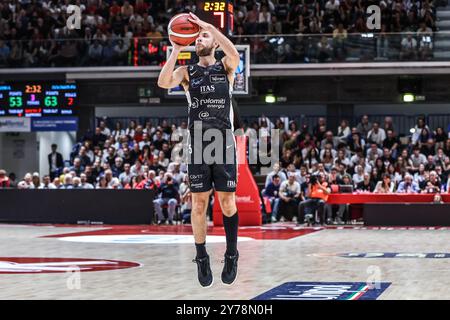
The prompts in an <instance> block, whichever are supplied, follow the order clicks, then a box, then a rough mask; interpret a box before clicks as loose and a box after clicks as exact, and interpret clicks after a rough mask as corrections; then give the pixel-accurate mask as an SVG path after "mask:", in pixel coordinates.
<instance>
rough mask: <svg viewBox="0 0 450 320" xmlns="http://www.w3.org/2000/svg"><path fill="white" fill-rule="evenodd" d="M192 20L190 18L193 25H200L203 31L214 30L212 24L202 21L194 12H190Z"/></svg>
mask: <svg viewBox="0 0 450 320" xmlns="http://www.w3.org/2000/svg"><path fill="white" fill-rule="evenodd" d="M189 15H190V18H188V20H189V21H190V22H192V23H195V24H196V25H198V26H199V27H200V28H201V29H203V30H209V29H210V28H212V25H211V24H210V23H207V22H205V21H203V20H200V18H199V17H197V16H196V15H195V14H193V13H192V12H189Z"/></svg>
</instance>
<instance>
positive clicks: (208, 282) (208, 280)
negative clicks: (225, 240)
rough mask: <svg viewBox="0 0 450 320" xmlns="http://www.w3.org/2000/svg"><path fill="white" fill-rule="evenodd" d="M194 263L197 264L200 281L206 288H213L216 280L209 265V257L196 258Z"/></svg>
mask: <svg viewBox="0 0 450 320" xmlns="http://www.w3.org/2000/svg"><path fill="white" fill-rule="evenodd" d="M192 262H195V263H197V271H198V281H199V282H200V284H201V285H202V287H204V288H209V287H211V286H212V284H213V281H214V278H213V275H212V271H211V266H210V265H209V255H206V257H204V258H195V259H194V260H192Z"/></svg>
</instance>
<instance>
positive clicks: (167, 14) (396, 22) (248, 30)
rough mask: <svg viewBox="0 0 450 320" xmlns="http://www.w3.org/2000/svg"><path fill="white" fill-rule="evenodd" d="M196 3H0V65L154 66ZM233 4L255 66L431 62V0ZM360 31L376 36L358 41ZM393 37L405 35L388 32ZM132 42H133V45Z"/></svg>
mask: <svg viewBox="0 0 450 320" xmlns="http://www.w3.org/2000/svg"><path fill="white" fill-rule="evenodd" d="M71 3H73V4H75V5H77V6H79V7H80V9H81V13H82V19H81V28H80V29H73V30H70V29H69V28H67V25H66V24H67V21H68V18H69V16H70V15H69V14H67V6H68V5H69V4H71ZM196 3H197V2H196V1H194V0H76V1H69V0H5V1H1V2H0V67H45V66H56V67H59V66H92V65H104V66H108V65H119V66H120V65H160V64H161V63H163V61H164V60H165V54H166V52H165V49H166V46H167V45H168V44H169V42H168V41H167V30H166V29H167V24H168V22H169V20H170V18H171V17H173V16H174V15H175V14H177V13H182V12H187V11H193V12H196V10H197V8H196ZM372 4H376V5H378V6H379V7H380V9H381V29H380V30H370V29H369V28H368V26H367V21H366V20H367V15H366V14H365V12H366V9H367V7H368V6H369V5H372ZM234 5H235V10H234V15H235V17H234V21H235V25H234V29H235V36H234V40H235V43H236V44H250V46H251V52H252V58H253V62H256V63H263V62H274V61H276V62H278V63H290V62H316V61H319V62H323V61H334V60H339V61H342V60H346V59H348V58H351V57H353V58H357V59H363V60H366V59H373V58H384V59H391V58H392V59H404V60H407V59H412V60H415V59H419V58H420V59H429V58H431V57H432V49H433V44H432V35H433V32H434V31H436V8H435V5H434V1H433V0H420V1H413V0H396V1H393V0H382V1H370V0H358V1H354V0H236V1H234ZM366 32H374V33H375V35H376V36H375V37H361V34H365V33H366ZM399 32H408V33H407V34H405V35H403V36H402V35H399V34H396V35H394V36H391V35H390V33H399ZM281 34H290V35H295V36H291V37H279V36H278V35H281ZM313 34H314V35H315V36H314V37H311V36H310V35H313ZM354 34H358V35H357V36H354ZM255 35H256V36H255ZM258 35H261V36H258ZM320 35H323V36H320ZM135 37H136V38H140V39H139V40H137V42H135V41H134V38H135Z"/></svg>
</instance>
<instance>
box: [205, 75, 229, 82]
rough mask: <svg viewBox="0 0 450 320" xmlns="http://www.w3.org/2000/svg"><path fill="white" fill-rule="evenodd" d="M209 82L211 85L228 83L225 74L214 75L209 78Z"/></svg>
mask: <svg viewBox="0 0 450 320" xmlns="http://www.w3.org/2000/svg"><path fill="white" fill-rule="evenodd" d="M209 81H211V83H225V82H227V77H226V76H225V75H224V74H213V75H210V76H209Z"/></svg>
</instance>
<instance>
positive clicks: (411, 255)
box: [310, 252, 450, 259]
mask: <svg viewBox="0 0 450 320" xmlns="http://www.w3.org/2000/svg"><path fill="white" fill-rule="evenodd" d="M310 256H313V257H341V258H372V259H373V258H402V259H449V258H450V253H442V252H436V253H428V252H348V253H313V254H311V255H310Z"/></svg>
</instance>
